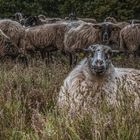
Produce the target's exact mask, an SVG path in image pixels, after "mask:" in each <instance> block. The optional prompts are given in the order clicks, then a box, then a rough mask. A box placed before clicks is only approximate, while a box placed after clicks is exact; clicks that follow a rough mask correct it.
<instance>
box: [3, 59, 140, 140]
mask: <svg viewBox="0 0 140 140" xmlns="http://www.w3.org/2000/svg"><path fill="white" fill-rule="evenodd" d="M61 61H64V62H63V63H61ZM61 61H59V60H58V61H55V62H54V63H53V64H49V65H47V66H46V65H45V64H44V63H43V62H41V61H35V62H33V64H32V65H29V67H26V68H25V67H23V66H21V65H19V64H16V65H15V64H12V63H9V64H1V65H0V140H139V139H140V111H134V110H133V109H132V108H131V102H126V104H125V105H122V106H121V107H120V108H110V107H109V106H107V105H105V104H101V105H100V108H99V110H98V116H97V118H98V119H97V120H96V121H95V120H94V119H93V117H92V114H91V113H90V112H85V114H84V115H82V116H81V115H77V116H75V117H74V118H73V119H70V118H68V117H67V116H66V115H64V114H65V113H64V114H60V113H59V112H58V110H57V107H56V101H57V97H58V92H59V89H60V86H61V85H62V83H63V80H64V78H65V77H66V76H67V74H68V73H69V71H70V68H69V66H68V62H67V61H65V60H62V58H61ZM113 61H114V63H115V65H116V66H123V67H133V68H138V69H140V61H138V60H137V61H128V60H125V59H124V58H115V59H114V60H113ZM108 114H109V115H110V116H111V121H108Z"/></svg>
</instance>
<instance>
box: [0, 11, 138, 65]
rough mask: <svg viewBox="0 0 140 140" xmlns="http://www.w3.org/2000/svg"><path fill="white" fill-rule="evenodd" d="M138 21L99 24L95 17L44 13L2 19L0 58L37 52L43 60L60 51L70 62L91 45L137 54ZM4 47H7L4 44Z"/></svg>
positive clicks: (17, 15) (19, 14)
mask: <svg viewBox="0 0 140 140" xmlns="http://www.w3.org/2000/svg"><path fill="white" fill-rule="evenodd" d="M138 22H139V21H138V20H132V21H130V22H117V21H116V20H115V19H114V18H113V17H108V18H106V19H105V21H104V22H102V23H97V21H96V20H95V19H88V18H86V19H82V18H76V17H74V16H73V15H71V16H70V17H67V18H65V19H60V18H53V19H51V18H46V17H45V16H43V15H39V16H30V17H28V18H23V16H22V14H21V13H16V14H15V19H14V20H10V19H1V20H0V30H1V39H0V43H1V49H0V50H1V51H0V57H4V56H11V57H12V58H16V57H17V56H26V58H27V56H29V55H31V56H34V57H35V54H36V52H40V54H41V57H42V58H43V59H44V58H46V56H49V57H50V53H51V52H54V51H57V50H59V51H61V52H63V53H65V54H67V55H68V56H69V57H70V65H72V64H73V62H74V61H73V57H76V53H77V52H79V51H82V50H83V49H84V48H87V47H88V46H90V45H92V44H97V43H99V44H105V45H109V46H111V48H112V49H115V50H121V51H125V52H126V53H135V54H139V50H140V40H139V36H140V28H139V27H140V25H139V24H138ZM5 46H6V47H5Z"/></svg>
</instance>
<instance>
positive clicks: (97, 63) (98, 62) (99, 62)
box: [96, 59, 104, 67]
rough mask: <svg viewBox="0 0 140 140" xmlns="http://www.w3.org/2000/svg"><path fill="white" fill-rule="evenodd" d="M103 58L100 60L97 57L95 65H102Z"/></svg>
mask: <svg viewBox="0 0 140 140" xmlns="http://www.w3.org/2000/svg"><path fill="white" fill-rule="evenodd" d="M103 63H104V62H103V60H101V59H98V60H96V66H99V67H100V66H102V65H103Z"/></svg>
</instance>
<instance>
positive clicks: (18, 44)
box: [0, 19, 25, 54]
mask: <svg viewBox="0 0 140 140" xmlns="http://www.w3.org/2000/svg"><path fill="white" fill-rule="evenodd" d="M0 29H1V30H2V31H3V33H4V34H5V35H7V36H8V37H9V38H10V41H11V42H12V43H13V44H14V46H15V48H18V52H19V53H20V54H24V35H25V34H24V32H25V30H24V28H23V27H22V25H21V24H20V23H18V22H16V21H12V20H8V19H5V20H0Z"/></svg>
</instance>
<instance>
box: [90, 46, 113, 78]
mask: <svg viewBox="0 0 140 140" xmlns="http://www.w3.org/2000/svg"><path fill="white" fill-rule="evenodd" d="M88 50H89V51H90V53H91V55H90V56H89V57H88V65H89V68H90V70H91V72H92V73H93V74H96V75H103V74H104V73H105V72H106V71H107V70H108V69H109V67H110V64H111V60H110V56H111V54H112V50H111V48H110V47H108V46H104V45H98V44H97V45H92V46H90V47H89V48H88Z"/></svg>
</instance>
